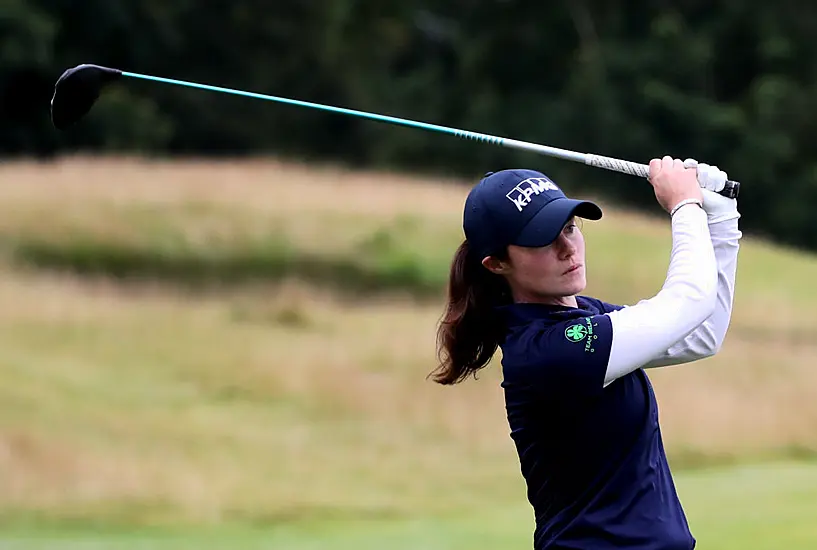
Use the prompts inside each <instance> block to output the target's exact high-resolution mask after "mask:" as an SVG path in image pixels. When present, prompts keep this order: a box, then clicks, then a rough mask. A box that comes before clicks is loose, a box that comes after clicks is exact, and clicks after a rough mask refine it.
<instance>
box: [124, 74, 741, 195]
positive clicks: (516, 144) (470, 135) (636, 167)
mask: <svg viewBox="0 0 817 550" xmlns="http://www.w3.org/2000/svg"><path fill="white" fill-rule="evenodd" d="M121 74H122V76H127V77H130V78H139V79H143V80H152V81H155V82H163V83H166V84H175V85H179V86H187V87H190V88H199V89H203V90H210V91H213V92H222V93H228V94H235V95H240V96H245V97H252V98H256V99H264V100H267V101H275V102H278V103H285V104H288V105H295V106H298V107H307V108H310V109H319V110H323V111H329V112H332V113H338V114H343V115H351V116H355V117H358V118H366V119H370V120H376V121H379V122H385V123H389V124H396V125H401V126H408V127H410V128H421V129H423V130H430V131H434V132H440V133H444V134H450V135H453V136H456V137H459V138H463V139H469V140H474V141H478V142H483V143H489V144H492V145H499V146H502V147H508V148H511V149H520V150H523V151H531V152H534V153H539V154H541V155H546V156H549V157H555V158H560V159H563V160H569V161H573V162H580V163H583V164H586V165H588V166H593V167H596V168H604V169H605V170H612V171H615V172H621V173H624V174H630V175H633V176H640V177H643V178H646V177H647V176H648V175H649V171H650V169H649V166H647V165H646V164H639V163H635V162H630V161H626V160H621V159H616V158H611V157H604V156H599V155H592V154H588V153H578V152H576V151H570V150H567V149H559V148H557V147H549V146H547V145H540V144H538V143H530V142H527V141H519V140H516V139H509V138H503V137H499V136H492V135H490V134H482V133H478V132H470V131H468V130H460V129H458V128H451V127H448V126H440V125H437V124H429V123H427V122H418V121H415V120H408V119H405V118H398V117H393V116H388V115H379V114H375V113H369V112H365V111H357V110H354V109H345V108H342V107H333V106H331V105H323V104H320V103H312V102H309V101H301V100H297V99H289V98H285V97H278V96H272V95H267V94H260V93H255V92H247V91H244V90H237V89H232V88H223V87H220V86H211V85H209V84H199V83H196V82H188V81H185V80H176V79H172V78H163V77H159V76H151V75H145V74H139V73H133V72H128V71H121ZM738 187H739V184H738V183H737V182H732V181H729V182H727V185H726V187H725V188H724V190H723V191H721V194H723V195H726V196H732V197H733V196H736V195H737V190H738Z"/></svg>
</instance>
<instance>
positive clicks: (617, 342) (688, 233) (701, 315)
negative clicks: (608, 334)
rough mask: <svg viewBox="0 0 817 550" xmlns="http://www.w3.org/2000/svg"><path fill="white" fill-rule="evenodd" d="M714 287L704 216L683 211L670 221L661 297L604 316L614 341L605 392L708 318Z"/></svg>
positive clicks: (690, 207)
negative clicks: (609, 324) (668, 246)
mask: <svg viewBox="0 0 817 550" xmlns="http://www.w3.org/2000/svg"><path fill="white" fill-rule="evenodd" d="M717 284H718V275H717V268H716V262H715V252H714V250H713V246H712V243H711V240H710V232H709V225H708V224H707V214H706V212H705V211H704V210H703V209H702V208H700V207H698V206H696V205H687V206H683V207H681V209H680V210H678V211H677V212H676V213H675V215H674V216H673V217H672V253H671V256H670V265H669V269H668V271H667V278H666V280H665V281H664V285H663V287H662V288H661V290H660V292H658V294H656V295H655V296H654V297H653V298H650V299H649V300H642V301H641V302H639V303H637V304H635V305H634V306H631V307H628V308H624V309H621V310H618V311H613V312H610V313H608V314H607V315H609V316H610V320H611V325H612V332H613V336H612V342H611V347H610V357H609V360H608V363H607V373H606V375H605V378H604V384H605V386H606V385H608V384H610V383H611V382H612V381H613V380H615V379H617V378H620V377H621V376H624V375H626V374H629V373H630V372H633V371H634V370H637V369H639V368H642V367H643V366H644V365H646V364H647V363H649V362H650V361H653V360H655V358H656V357H658V356H659V355H660V354H662V353H665V352H666V350H667V349H669V347H670V346H672V345H673V344H675V343H676V342H678V341H679V340H681V339H683V338H684V337H686V336H687V335H688V334H690V333H691V332H692V331H693V330H695V328H697V327H698V326H699V325H700V324H701V323H703V322H704V321H705V320H706V319H708V318H709V317H710V316H712V314H713V313H714V311H715V306H716V300H717V294H716V293H717Z"/></svg>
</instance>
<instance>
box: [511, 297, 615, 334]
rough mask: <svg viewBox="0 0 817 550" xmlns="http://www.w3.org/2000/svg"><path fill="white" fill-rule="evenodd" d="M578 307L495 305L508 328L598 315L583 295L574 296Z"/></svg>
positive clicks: (521, 304)
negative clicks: (535, 322)
mask: <svg viewBox="0 0 817 550" xmlns="http://www.w3.org/2000/svg"><path fill="white" fill-rule="evenodd" d="M576 305H577V306H578V307H570V306H564V305H553V304H538V303H519V304H508V305H503V306H499V307H497V311H499V312H500V314H501V315H502V316H503V320H504V322H505V324H506V326H507V327H508V328H512V327H518V326H522V325H527V324H529V323H531V322H534V321H538V322H545V323H557V322H559V321H566V320H569V319H575V318H578V317H589V316H592V315H598V314H599V313H600V312H599V310H598V308H596V307H594V305H593V304H592V302H591V301H590V300H588V299H586V298H585V297H584V296H577V297H576Z"/></svg>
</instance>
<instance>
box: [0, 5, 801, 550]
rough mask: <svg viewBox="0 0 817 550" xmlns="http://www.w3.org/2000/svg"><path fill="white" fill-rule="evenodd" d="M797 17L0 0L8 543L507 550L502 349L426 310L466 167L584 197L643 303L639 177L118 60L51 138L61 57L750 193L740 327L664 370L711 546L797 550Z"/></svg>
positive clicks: (693, 499) (652, 280) (524, 527)
mask: <svg viewBox="0 0 817 550" xmlns="http://www.w3.org/2000/svg"><path fill="white" fill-rule="evenodd" d="M815 32H817V6H814V7H810V6H809V5H807V4H802V3H795V2H790V1H787V0H783V1H778V2H774V3H766V4H752V3H736V2H727V1H715V2H700V1H695V0H688V1H685V2H675V3H669V2H628V1H615V0H608V1H604V2H602V1H600V0H573V1H562V2H533V1H529V0H504V1H499V0H495V1H491V2H475V1H471V0H452V1H450V2H445V3H443V2H430V1H419V0H404V1H402V2H382V1H375V0H356V1H353V0H333V1H331V2H316V1H314V0H299V1H297V2H295V1H283V0H281V1H278V2H275V3H269V2H259V1H253V0H234V1H232V2H212V3H211V4H209V5H207V6H205V5H204V4H202V3H194V2H190V1H188V0H179V1H176V2H167V3H163V2H159V1H156V0H144V1H142V2H130V3H124V2H111V1H106V2H103V1H100V0H86V1H84V2H81V3H78V2H70V1H65V0H50V1H46V0H28V1H26V2H24V1H22V0H0V98H2V102H0V128H2V131H1V132H0V156H2V159H0V378H2V380H3V382H2V384H0V545H2V547H3V548H15V549H18V548H19V549H23V550H32V549H35V548H36V549H40V548H49V549H50V548H54V549H63V548H108V547H113V546H116V547H117V548H124V549H130V548H158V549H168V550H179V549H182V548H225V549H226V548H291V549H296V550H302V549H307V548H310V549H311V548H350V549H351V548H354V549H363V548H372V549H374V548H378V549H380V548H386V547H388V548H395V549H401V548H405V549H419V548H423V549H438V548H439V549H442V548H445V549H448V548H452V549H453V548H468V549H478V548H508V549H510V548H529V547H531V541H532V531H533V518H532V513H531V510H530V508H529V506H528V504H527V501H526V498H525V487H524V483H523V481H522V479H521V476H520V474H519V468H518V461H517V457H516V454H515V450H514V448H513V446H512V442H511V440H510V438H509V434H508V428H507V424H506V420H505V416H504V414H505V411H504V404H503V400H502V393H501V389H500V387H499V381H500V379H501V375H500V372H499V357H500V356H497V358H496V359H495V361H494V363H493V365H492V367H491V368H489V369H486V370H485V371H484V372H483V373H482V375H481V376H480V377H479V379H478V380H469V381H467V382H465V383H463V384H461V385H459V386H456V387H453V388H443V387H440V386H437V385H436V384H434V383H433V382H431V381H430V380H428V379H426V375H427V374H428V373H429V372H430V371H431V370H432V369H433V368H434V367H435V366H436V363H435V360H436V357H435V329H436V323H437V322H438V320H439V318H440V315H441V313H442V306H443V303H444V286H445V282H446V278H447V274H448V265H449V261H450V259H451V256H452V254H453V251H454V249H455V248H456V246H457V245H458V244H459V242H460V240H461V238H462V232H461V226H460V223H461V211H462V210H461V209H462V204H463V201H464V198H465V195H466V193H467V190H468V187H469V186H470V185H472V184H473V183H475V182H476V181H477V180H478V179H479V177H480V176H481V175H482V174H483V173H484V172H486V171H489V170H498V169H502V168H508V167H520V166H524V167H530V168H535V169H538V170H541V171H543V172H545V173H547V174H548V175H550V176H551V177H552V178H554V180H555V181H557V183H560V184H561V185H562V186H563V187H564V189H565V190H566V191H567V192H568V193H569V194H576V195H580V196H583V197H587V198H593V199H595V200H598V201H599V202H600V203H601V204H602V206H603V207H604V208H605V217H604V219H603V220H602V221H600V222H597V223H585V225H584V232H585V234H586V237H587V241H588V244H587V246H588V251H587V256H588V272H589V287H588V289H587V293H588V294H591V295H594V296H597V297H599V298H602V299H604V300H606V301H609V302H614V303H622V304H626V303H633V302H635V301H637V300H640V299H642V298H647V297H650V296H652V295H654V294H655V293H656V292H657V291H658V290H659V289H660V287H661V284H662V283H663V280H664V275H665V273H666V267H667V262H668V258H669V250H670V244H671V239H670V233H669V230H668V229H669V228H668V224H667V222H666V217H665V215H664V214H663V213H662V211H661V210H660V208H659V207H658V206H657V204H655V200H654V195H653V193H652V190H651V188H650V187H649V185H647V184H646V183H645V182H643V181H640V180H639V179H637V178H633V177H631V176H625V175H620V174H616V173H613V172H607V171H603V170H598V169H592V168H588V167H585V166H582V165H578V164H574V163H570V162H566V161H561V160H556V159H550V158H546V157H542V156H538V155H534V154H532V153H524V152H518V151H511V150H507V149H503V148H500V147H496V146H491V145H487V144H480V143H475V142H466V141H463V140H459V139H457V138H454V137H451V136H447V135H437V134H434V133H431V132H426V131H422V130H416V129H409V128H402V127H396V126H390V125H385V124H380V123H377V122H372V121H366V120H356V119H353V118H350V117H345V116H340V115H334V114H329V113H324V112H318V111H311V110H306V109H301V108H297V107H291V106H287V105H280V104H275V103H270V102H265V101H259V100H254V99H249V98H244V97H237V96H230V95H225V94H216V93H213V92H208V91H202V90H192V89H185V88H179V87H174V86H168V85H164V84H157V83H151V82H144V81H137V80H131V79H127V80H123V81H121V82H119V83H117V84H116V85H115V86H112V87H111V88H109V89H108V90H106V92H105V94H104V95H103V96H102V98H101V99H100V100H99V102H98V103H97V105H96V107H95V108H94V110H93V111H92V112H91V113H90V114H89V115H88V116H87V117H86V118H85V119H84V120H83V121H81V122H80V123H79V124H77V125H76V126H74V127H72V128H71V129H69V130H68V131H65V132H58V131H56V130H55V129H53V127H52V126H51V124H50V120H49V101H50V98H51V94H52V93H53V86H54V83H55V82H56V80H57V78H58V77H59V76H60V74H62V72H63V71H64V70H66V69H68V68H69V67H73V66H75V65H78V64H81V63H95V64H100V65H106V66H111V67H116V68H119V69H122V70H126V71H133V72H138V73H145V74H151V75H156V76H162V77H168V78H175V79H183V80H191V81H194V82H201V83H206V84H212V85H216V86H224V87H231V88H239V89H244V90H248V91H253V92H259V93H266V94H272V95H277V96H284V97H290V98H295V99H301V100H305V101H313V102H319V103H326V104H330V105H335V106H340V107H347V108H351V109H359V110H365V111H370V112H376V113H381V114H388V115H392V116H398V117H404V118H410V119H415V120H419V121H424V122H430V123H435V124H442V125H446V126H453V127H457V128H461V129H465V130H471V131H476V132H484V133H489V134H494V135H499V136H504V137H511V138H515V139H519V140H525V141H533V142H537V143H542V144H547V145H551V146H556V147H561V148H567V149H572V150H576V151H581V152H592V153H596V154H601V155H608V156H613V157H618V158H622V159H627V160H632V161H638V162H644V163H646V162H648V161H649V159H650V158H653V157H656V156H661V155H664V154H671V155H673V156H676V157H680V158H687V157H692V158H695V159H698V160H699V161H701V162H707V163H709V164H716V165H718V166H719V167H720V168H722V169H724V170H726V171H727V172H728V173H729V176H730V178H731V179H736V180H738V181H741V182H742V183H743V188H742V194H741V197H740V202H739V204H740V211H741V213H742V215H743V217H742V219H741V228H742V229H743V230H744V235H745V238H744V241H743V248H742V252H741V257H740V262H739V271H738V277H737V295H736V301H735V310H734V317H733V322H732V327H731V330H730V333H729V336H728V338H727V340H726V343H725V345H724V348H723V350H722V352H721V353H720V354H719V355H717V356H716V357H713V358H711V359H708V360H705V361H702V362H699V363H695V364H691V365H687V366H683V367H677V368H671V369H663V370H658V371H655V372H652V373H650V376H651V378H652V380H653V381H654V383H655V386H656V392H657V396H658V400H659V404H660V407H661V416H662V430H663V431H664V437H665V443H666V446H667V449H668V454H669V457H670V460H671V466H672V468H673V470H674V472H675V473H676V476H677V485H678V489H679V493H680V495H681V498H682V501H683V504H684V506H685V508H686V511H687V514H688V516H689V520H690V524H691V527H692V530H693V533H694V534H695V536H696V537H697V538H698V541H699V547H700V548H717V549H719V550H721V549H741V550H754V549H775V550H777V549H781V548H786V549H788V550H796V549H806V548H815V547H817V462H815V455H817V385H815V382H817V370H815V369H817V339H816V338H815V335H817V320H815V319H814V318H813V317H812V316H811V315H810V314H809V311H810V310H811V308H812V307H815V306H816V305H817V294H815V291H814V289H813V285H814V281H815V280H817V259H815V256H814V251H815V249H817V224H816V222H815V221H814V218H813V216H812V208H813V207H812V204H814V203H815V202H817V150H816V149H815V144H817V117H814V116H813V113H814V111H815V107H817V93H815V91H817V90H815V88H817V81H815V76H816V75H817V43H815V41H814V39H813V36H814V33H815Z"/></svg>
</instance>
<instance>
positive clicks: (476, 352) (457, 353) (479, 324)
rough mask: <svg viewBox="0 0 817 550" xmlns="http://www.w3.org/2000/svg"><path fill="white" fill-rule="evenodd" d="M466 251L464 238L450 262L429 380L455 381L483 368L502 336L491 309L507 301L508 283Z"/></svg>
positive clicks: (440, 382)
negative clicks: (434, 362) (435, 364)
mask: <svg viewBox="0 0 817 550" xmlns="http://www.w3.org/2000/svg"><path fill="white" fill-rule="evenodd" d="M501 259H504V258H501ZM481 260H482V258H476V257H475V256H474V255H473V254H472V253H471V252H470V250H469V246H468V241H467V240H465V241H463V243H462V244H461V245H460V246H459V248H458V249H457V251H456V253H455V254H454V259H453V261H452V262H451V272H450V274H449V280H448V303H447V305H446V309H445V313H444V315H443V318H442V321H441V322H440V325H439V328H438V329H437V353H438V357H439V361H440V363H439V366H438V367H437V368H436V369H435V371H434V372H432V375H433V377H432V379H433V380H434V381H435V382H437V383H439V384H445V385H451V384H456V383H458V382H461V381H463V380H465V379H466V378H467V377H468V376H471V375H474V376H476V372H477V371H478V370H480V369H481V368H483V367H485V366H486V365H487V364H488V363H489V362H490V360H491V358H492V357H493V355H494V353H495V352H496V350H497V348H498V347H499V343H500V342H501V339H502V336H503V330H502V326H501V323H500V322H499V316H498V314H497V312H496V311H494V308H495V307H496V306H499V305H505V304H509V303H511V295H510V290H509V287H508V283H507V282H506V281H505V279H504V278H503V277H502V276H500V275H496V274H494V273H491V272H490V271H488V270H487V269H486V268H485V267H484V266H483V265H482V262H481Z"/></svg>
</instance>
